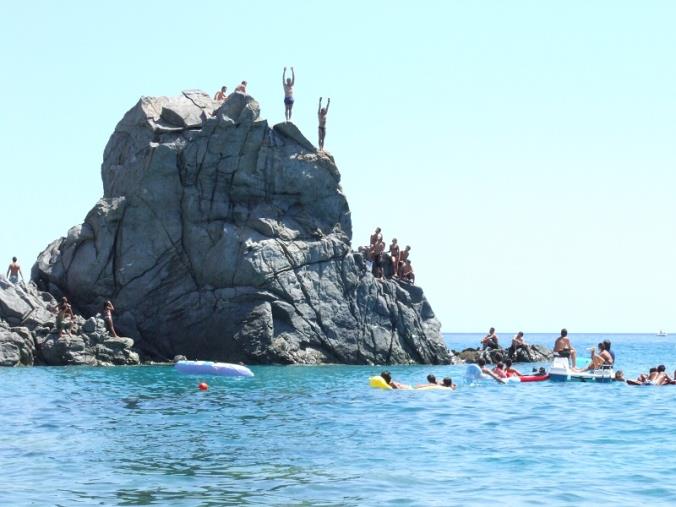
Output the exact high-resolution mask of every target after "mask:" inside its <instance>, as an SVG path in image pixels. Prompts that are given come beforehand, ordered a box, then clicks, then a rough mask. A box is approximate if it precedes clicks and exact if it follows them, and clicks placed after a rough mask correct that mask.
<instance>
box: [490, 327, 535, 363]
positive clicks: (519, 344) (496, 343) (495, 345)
mask: <svg viewBox="0 0 676 507" xmlns="http://www.w3.org/2000/svg"><path fill="white" fill-rule="evenodd" d="M499 348H500V339H499V338H498V335H497V334H495V328H494V327H492V328H490V329H489V330H488V334H487V335H486V336H484V337H483V338H482V339H481V350H495V349H499ZM519 349H525V350H528V344H527V343H526V340H525V338H524V337H523V331H519V332H518V333H516V334H515V335H514V337H513V338H512V343H511V345H510V346H509V348H508V349H507V354H508V355H509V357H512V358H513V357H515V356H516V353H517V351H518V350H519Z"/></svg>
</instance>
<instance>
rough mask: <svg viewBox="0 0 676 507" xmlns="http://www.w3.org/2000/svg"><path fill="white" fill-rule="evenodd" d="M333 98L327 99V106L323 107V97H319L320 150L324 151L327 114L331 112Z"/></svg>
mask: <svg viewBox="0 0 676 507" xmlns="http://www.w3.org/2000/svg"><path fill="white" fill-rule="evenodd" d="M330 105H331V99H328V100H327V101H326V107H322V98H321V97H319V108H318V109H317V118H318V119H319V151H324V139H326V115H327V114H328V112H329V106H330Z"/></svg>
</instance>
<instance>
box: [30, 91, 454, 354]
mask: <svg viewBox="0 0 676 507" xmlns="http://www.w3.org/2000/svg"><path fill="white" fill-rule="evenodd" d="M216 107H217V109H215V108H216ZM259 111H260V107H259V105H258V103H257V102H256V101H255V100H254V99H253V98H252V97H250V96H248V95H244V94H241V93H233V94H232V95H230V96H229V97H228V99H227V100H225V102H224V103H223V104H221V105H218V104H216V103H214V102H213V101H211V99H210V98H209V97H208V96H207V95H206V94H204V93H201V92H198V91H190V92H184V93H183V94H182V95H181V96H179V97H174V98H167V97H159V98H149V97H144V98H142V99H141V100H140V101H139V102H138V103H137V104H136V105H135V106H134V107H133V108H132V109H131V110H130V111H129V112H127V114H126V115H125V116H124V118H123V119H122V120H121V121H120V123H118V125H117V127H116V129H115V132H114V133H113V135H112V136H111V138H110V141H109V142H108V145H107V146H106V149H105V152H104V160H103V165H102V168H101V174H102V179H103V187H104V195H103V197H102V198H101V199H100V200H99V202H98V203H96V205H95V206H94V207H93V208H92V210H91V211H90V212H89V214H88V215H87V216H86V218H85V221H84V223H83V224H82V225H79V226H76V227H73V228H72V229H71V230H70V231H68V234H67V236H66V237H64V238H61V239H59V240H56V241H55V242H53V243H52V244H50V245H49V246H48V247H47V249H46V250H45V251H44V252H42V253H41V254H40V256H39V257H38V260H37V262H36V264H35V265H34V266H33V272H32V277H33V279H34V280H35V281H36V282H37V283H38V284H39V285H40V287H41V288H43V289H44V290H48V291H50V292H51V293H53V294H55V295H60V294H66V295H68V297H69V298H70V299H71V300H72V301H74V302H75V304H76V305H77V306H78V307H79V308H80V309H81V310H82V311H83V312H84V313H85V314H94V313H96V312H97V311H98V310H99V309H100V308H101V305H102V303H103V301H104V300H106V299H112V300H113V301H114V303H115V306H116V310H117V316H118V318H117V320H116V324H117V326H118V327H119V328H120V329H121V330H122V331H123V332H124V333H125V334H126V335H128V336H130V337H132V338H133V339H134V340H135V341H136V343H137V345H138V346H139V347H140V348H141V349H142V350H143V351H144V352H145V354H146V355H147V356H148V357H149V358H152V359H167V358H171V357H174V356H175V355H177V354H182V355H186V356H188V357H190V358H205V359H207V358H208V359H216V360H230V361H246V362H249V363H324V362H340V363H357V364H364V363H408V362H422V363H446V362H451V361H452V360H453V357H452V355H451V354H450V352H449V351H448V350H447V348H446V346H445V345H444V343H443V341H442V339H441V335H440V332H439V329H440V325H439V322H438V321H437V320H436V318H435V316H434V313H433V312H432V309H431V307H430V305H429V303H428V302H427V300H426V299H425V297H424V295H423V293H422V290H421V289H420V288H418V287H414V286H410V285H405V284H402V285H399V284H398V283H397V282H393V281H380V280H376V279H374V278H373V277H372V276H371V274H369V273H367V272H366V269H365V267H364V263H363V261H362V260H361V257H360V256H359V255H358V254H353V253H352V251H351V248H350V240H351V219H350V211H349V208H348V204H347V201H346V199H345V196H344V195H343V192H342V190H341V187H340V173H339V171H338V169H337V167H336V166H335V163H334V161H333V159H332V158H331V157H329V156H327V155H325V154H320V153H317V151H316V150H315V149H314V147H313V146H312V144H311V143H310V142H309V141H308V140H307V139H306V138H305V137H304V136H303V135H302V134H301V133H300V131H299V130H298V129H297V128H296V127H295V126H293V125H292V124H283V125H278V126H277V127H275V128H270V127H269V126H268V124H267V122H266V121H264V120H261V119H260V118H259ZM198 118H199V119H200V121H199V122H198ZM57 355H58V354H57ZM59 357H61V356H59Z"/></svg>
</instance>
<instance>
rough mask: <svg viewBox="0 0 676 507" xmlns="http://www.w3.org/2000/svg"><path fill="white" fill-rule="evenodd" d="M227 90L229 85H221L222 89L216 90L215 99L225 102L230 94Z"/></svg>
mask: <svg viewBox="0 0 676 507" xmlns="http://www.w3.org/2000/svg"><path fill="white" fill-rule="evenodd" d="M226 91H228V87H227V86H221V89H220V90H218V91H217V92H216V95H214V100H217V101H218V102H223V101H224V100H225V99H226V98H227V97H228V95H227V94H226V93H225V92H226Z"/></svg>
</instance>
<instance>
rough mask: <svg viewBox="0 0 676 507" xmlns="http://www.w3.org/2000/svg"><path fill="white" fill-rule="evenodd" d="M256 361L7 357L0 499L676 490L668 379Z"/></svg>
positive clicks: (79, 501) (588, 496) (675, 494)
mask: <svg viewBox="0 0 676 507" xmlns="http://www.w3.org/2000/svg"><path fill="white" fill-rule="evenodd" d="M505 337H507V335H505ZM552 337H553V335H552V334H548V335H542V336H534V335H531V336H527V338H528V339H529V340H530V341H531V342H535V343H537V342H542V343H546V344H549V345H551V341H552ZM602 337H603V338H605V337H610V338H611V339H613V343H614V350H615V351H616V353H617V359H618V363H619V364H620V366H621V367H622V368H623V369H624V370H625V372H627V373H628V374H629V376H635V375H636V374H637V373H639V372H640V371H642V370H647V369H648V368H649V367H650V366H653V365H654V364H656V363H658V362H663V363H665V364H666V365H667V366H668V367H670V371H671V372H673V369H674V367H676V337H671V338H670V337H667V338H660V337H656V336H651V335H622V336H609V335H577V336H576V335H572V340H573V343H574V345H575V346H576V347H577V348H578V350H581V349H582V348H584V347H586V346H591V345H593V344H595V343H596V342H598V341H599V339H600V338H602ZM446 338H447V341H448V342H449V344H450V345H451V346H452V347H453V348H456V349H461V348H463V347H464V346H467V345H473V344H475V343H476V342H477V341H478V338H479V335H447V337H446ZM530 366H531V365H527V367H526V368H524V369H527V368H530ZM534 366H535V365H534ZM252 369H253V370H254V372H255V373H256V377H255V378H252V379H240V380H238V379H225V378H218V377H210V378H204V379H202V378H199V377H193V376H183V375H180V374H178V373H176V372H175V371H174V370H173V368H171V367H161V366H144V367H118V368H84V367H83V368H80V367H77V368H33V369H30V368H15V369H0V388H1V390H2V398H1V399H0V470H2V473H1V474H0V505H31V504H33V505H180V506H184V505H185V506H192V505H214V506H215V505H439V506H449V505H484V504H494V503H495V502H500V503H502V504H504V505H547V506H549V505H591V504H599V503H604V504H616V505H617V504H619V505H638V504H647V503H650V504H653V505H661V504H664V505H667V504H674V503H676V483H674V481H673V480H672V479H673V477H674V474H676V463H674V459H673V457H674V456H675V455H676V418H674V405H675V404H674V400H676V386H673V387H672V386H667V387H662V388H636V387H628V386H624V385H620V384H617V383H614V384H610V385H608V384H578V383H575V384H573V383H549V382H541V383H533V384H508V385H505V386H501V385H498V384H493V383H490V384H488V383H486V384H483V385H479V386H465V385H462V384H461V382H459V381H460V380H461V377H462V372H463V371H464V367H462V366H440V367H427V366H401V367H392V368H390V370H391V371H392V372H393V375H394V377H395V378H396V379H398V380H400V381H403V382H410V383H416V382H423V381H424V377H425V375H426V374H427V373H429V372H433V373H435V374H436V375H437V377H441V376H444V375H451V376H453V377H454V379H455V380H456V381H458V383H460V384H461V385H459V387H458V390H457V391H456V392H453V393H449V392H447V391H419V392H411V391H408V392H407V391H381V390H375V389H371V388H369V387H368V386H367V378H368V376H370V375H372V374H375V373H378V372H379V371H380V369H379V368H377V367H356V366H316V367H300V366H296V367H294V366H292V367H276V366H265V367H253V368H252ZM202 380H205V381H207V382H208V383H209V386H210V388H209V390H208V391H207V392H200V391H199V390H198V389H197V388H196V386H197V383H198V382H200V381H202Z"/></svg>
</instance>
